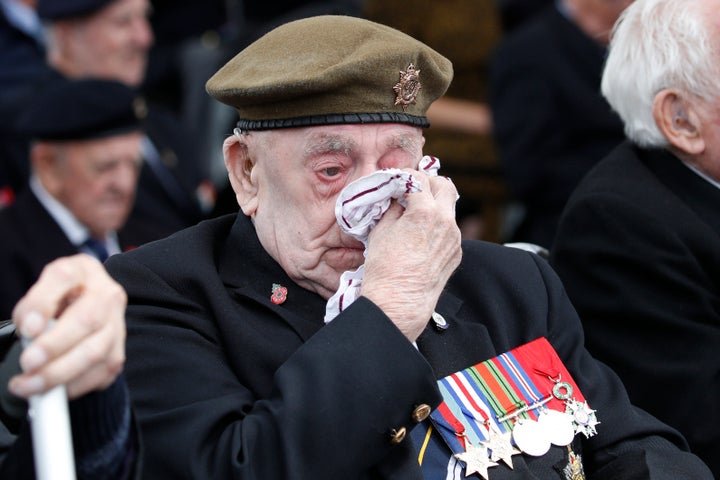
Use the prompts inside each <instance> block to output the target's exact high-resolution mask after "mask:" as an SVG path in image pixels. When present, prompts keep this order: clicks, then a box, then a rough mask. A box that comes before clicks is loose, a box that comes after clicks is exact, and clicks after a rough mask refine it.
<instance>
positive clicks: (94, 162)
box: [0, 79, 144, 318]
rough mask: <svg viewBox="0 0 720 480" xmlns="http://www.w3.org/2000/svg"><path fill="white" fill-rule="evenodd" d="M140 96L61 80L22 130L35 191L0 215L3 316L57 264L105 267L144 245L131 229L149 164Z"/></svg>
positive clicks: (102, 83)
mask: <svg viewBox="0 0 720 480" xmlns="http://www.w3.org/2000/svg"><path fill="white" fill-rule="evenodd" d="M136 100H137V96H136V94H135V93H134V92H133V91H132V90H130V89H128V88H127V87H125V86H124V85H123V84H120V83H117V82H113V81H106V80H90V79H88V80H77V81H66V80H60V81H59V82H58V83H57V84H54V85H53V86H52V87H49V88H47V89H46V90H45V91H44V92H43V93H42V94H41V95H38V96H37V97H36V99H35V101H34V103H33V104H32V105H30V107H29V108H28V110H27V111H26V112H25V114H24V116H23V117H22V118H21V119H20V124H19V126H18V128H19V129H20V130H21V131H23V132H25V133H26V134H27V135H28V136H29V137H30V138H33V139H34V143H33V145H32V148H31V152H30V163H31V166H32V172H33V174H32V177H31V179H30V186H29V188H28V189H25V191H23V193H22V194H21V195H20V196H19V197H18V198H17V200H16V201H15V202H14V203H13V204H12V205H11V206H9V207H6V208H5V209H3V210H2V211H0V230H2V232H3V235H2V239H0V264H2V265H3V268H2V269H1V270H0V318H8V317H9V316H10V313H11V309H12V307H13V306H14V305H15V303H16V302H17V301H18V300H19V299H20V297H21V296H22V294H23V293H24V292H25V291H26V290H27V289H28V288H29V287H30V285H32V283H33V282H35V280H37V278H38V275H39V274H40V272H41V271H42V268H43V267H44V266H45V265H46V264H47V263H48V262H50V261H51V260H53V259H55V258H58V257H61V256H66V255H72V254H75V253H78V252H85V253H89V254H91V255H93V256H96V257H97V258H98V259H99V260H101V261H104V260H105V259H106V258H107V257H108V255H110V254H115V253H119V252H120V251H122V250H125V249H127V248H130V247H133V246H135V245H137V241H136V238H137V237H138V236H139V237H143V235H144V234H143V233H142V232H141V231H140V230H141V227H137V228H135V227H134V226H127V227H126V228H125V230H123V231H121V232H120V229H121V228H122V227H123V226H125V223H126V220H127V218H128V214H129V213H130V210H131V208H132V205H133V201H134V199H135V190H136V187H137V180H138V175H139V172H140V167H141V165H142V157H141V141H142V125H141V116H139V112H138V111H137V102H136Z"/></svg>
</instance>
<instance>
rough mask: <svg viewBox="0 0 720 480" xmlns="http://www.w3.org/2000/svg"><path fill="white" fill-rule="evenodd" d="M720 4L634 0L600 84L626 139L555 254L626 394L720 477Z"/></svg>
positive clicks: (590, 339)
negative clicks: (679, 434)
mask: <svg viewBox="0 0 720 480" xmlns="http://www.w3.org/2000/svg"><path fill="white" fill-rule="evenodd" d="M719 22H720V1H718V0H707V1H701V2H696V1H689V0H635V2H634V3H633V4H632V5H631V6H630V7H629V8H628V9H627V10H626V11H625V13H624V14H623V16H622V17H621V18H620V20H619V21H618V24H617V25H616V27H615V30H614V33H613V36H612V40H611V43H610V52H609V55H608V58H607V62H606V64H605V69H604V72H603V77H602V93H603V95H604V96H605V98H607V100H608V102H609V104H610V105H612V108H613V109H614V110H615V111H617V112H618V114H619V115H620V117H621V118H622V120H623V122H624V124H625V132H626V133H627V136H628V141H626V142H624V143H622V144H621V145H619V146H618V147H617V148H615V149H614V150H612V151H611V152H610V153H609V154H608V155H607V156H606V157H605V158H604V159H602V160H601V161H600V163H599V164H598V165H597V167H595V168H594V169H593V170H591V171H590V173H589V174H588V175H587V176H586V177H585V178H584V179H583V181H582V183H581V184H580V185H579V186H578V188H577V189H576V190H575V192H574V193H573V195H572V196H571V197H570V200H569V202H568V205H567V207H566V209H565V211H564V212H563V215H562V217H561V221H560V227H559V229H558V235H557V239H556V242H555V245H554V246H553V248H552V250H551V252H550V253H551V257H550V260H551V263H552V265H553V267H554V268H555V269H556V271H557V272H558V274H559V275H560V278H562V279H563V281H564V282H565V284H566V285H567V291H568V294H569V296H570V299H571V300H572V302H573V304H574V305H575V307H576V308H577V310H578V312H579V314H580V318H581V319H582V321H583V324H584V326H585V330H586V332H587V345H588V349H590V351H591V352H592V353H593V354H594V355H595V356H597V357H598V358H599V359H601V360H602V361H604V362H606V363H607V364H608V365H610V366H611V367H612V368H614V369H615V370H616V371H617V372H618V374H619V375H620V377H621V378H622V379H623V381H624V382H625V385H626V386H627V390H628V393H629V394H630V398H631V399H632V401H633V402H634V403H636V404H637V405H639V406H641V407H642V408H644V409H645V410H647V411H648V412H650V413H651V414H653V415H655V416H657V417H658V418H659V419H661V420H662V421H664V422H666V423H668V424H669V425H671V426H673V427H675V428H677V429H678V430H679V431H680V432H682V433H683V435H684V436H685V437H686V438H687V440H688V443H689V444H690V448H691V449H692V451H693V452H694V453H696V454H697V455H698V456H700V458H702V459H703V460H704V461H705V462H707V464H708V465H709V466H710V468H711V470H712V471H713V473H714V474H715V476H716V478H720V428H718V427H719V426H720V355H718V347H719V346H720V283H719V282H718V280H719V279H720V210H718V206H719V205H720V108H719V107H720V86H718V83H717V79H718V73H720V68H719V67H718V66H719V65H720V31H719V30H718V28H717V27H718V23H719Z"/></svg>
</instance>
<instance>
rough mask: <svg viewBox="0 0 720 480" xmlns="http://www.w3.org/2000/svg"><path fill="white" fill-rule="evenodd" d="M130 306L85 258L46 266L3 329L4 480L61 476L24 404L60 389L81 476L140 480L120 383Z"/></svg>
mask: <svg viewBox="0 0 720 480" xmlns="http://www.w3.org/2000/svg"><path fill="white" fill-rule="evenodd" d="M126 302H127V297H126V296H125V293H124V292H123V290H122V288H121V287H120V286H119V285H118V284H117V282H114V281H113V280H112V279H111V278H110V277H109V275H108V274H107V272H106V271H105V269H104V268H103V266H102V265H101V264H100V262H98V261H97V260H95V259H93V258H92V257H90V256H88V255H83V254H78V255H74V256H71V257H63V258H60V259H56V260H53V261H52V262H51V263H49V264H48V265H47V266H46V267H45V268H44V269H43V271H42V274H41V275H40V278H39V279H38V281H37V282H36V283H35V284H33V286H32V287H31V288H30V289H29V290H28V291H27V292H26V294H25V295H24V296H23V298H22V299H21V300H20V301H19V302H18V304H17V305H16V306H15V308H14V309H13V318H12V322H10V321H0V478H2V479H3V480H15V479H17V480H20V479H23V480H30V479H33V478H35V476H36V473H38V474H41V473H42V470H43V469H44V467H41V472H36V471H35V465H38V464H39V463H40V462H45V464H46V465H50V467H49V468H50V471H51V472H54V474H55V475H56V476H53V478H60V476H59V474H58V471H59V470H58V466H57V465H54V464H52V465H51V463H52V462H51V460H50V459H48V458H45V457H43V458H37V457H36V456H37V454H38V453H42V452H38V451H36V450H35V445H36V444H35V443H34V442H33V440H34V439H33V438H31V437H32V434H33V433H34V432H36V431H37V430H36V429H33V430H32V432H31V428H30V422H32V421H34V420H33V419H32V418H31V416H30V415H29V412H28V402H27V399H29V398H30V397H31V396H34V395H41V394H43V393H46V392H48V391H49V390H51V389H53V388H55V387H56V386H58V385H64V386H65V391H66V393H67V397H68V399H69V404H68V414H69V417H70V427H71V433H72V442H73V445H72V451H73V454H74V457H75V463H74V472H75V475H76V478H77V479H79V480H93V479H100V478H102V479H108V480H110V479H113V480H114V479H118V480H119V479H128V478H139V458H140V450H141V444H140V439H139V436H138V430H137V427H136V425H135V422H134V421H133V418H132V411H131V407H130V396H129V393H128V388H127V384H126V382H125V378H124V376H123V375H122V368H123V363H124V361H125V317H124V314H125V305H126ZM51 319H52V320H55V323H54V325H53V327H52V328H48V325H49V323H50V321H51ZM20 337H22V338H24V339H25V340H26V342H27V345H26V346H25V348H24V349H23V348H21V342H20V340H19V338H20ZM90 351H92V352H94V353H93V354H88V352H90ZM53 433H54V432H53ZM51 435H52V434H51ZM52 436H53V438H52V439H50V442H52V444H53V447H55V448H57V447H60V446H59V445H57V443H58V442H59V441H60V440H61V438H59V437H58V436H57V435H52ZM45 443H48V442H45ZM56 446H57V447H56ZM59 449H60V450H62V448H59ZM47 453H48V452H45V454H47ZM57 458H58V457H57V456H54V459H57ZM62 472H63V475H64V474H65V473H67V470H62ZM46 473H47V470H46ZM63 478H64V477H63Z"/></svg>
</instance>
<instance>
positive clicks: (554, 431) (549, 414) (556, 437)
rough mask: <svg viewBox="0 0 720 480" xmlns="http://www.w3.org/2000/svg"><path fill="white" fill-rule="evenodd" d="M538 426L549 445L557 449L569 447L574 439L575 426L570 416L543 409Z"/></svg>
mask: <svg viewBox="0 0 720 480" xmlns="http://www.w3.org/2000/svg"><path fill="white" fill-rule="evenodd" d="M538 424H539V425H540V426H541V427H542V429H543V432H545V436H546V437H547V438H548V439H549V440H550V443H552V444H553V445H556V446H558V447H564V446H566V445H570V444H571V443H572V441H573V438H575V426H574V425H573V419H572V417H571V416H570V415H568V414H567V413H563V412H558V411H557V410H549V409H545V410H543V411H542V412H540V416H539V417H538Z"/></svg>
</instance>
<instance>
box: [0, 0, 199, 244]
mask: <svg viewBox="0 0 720 480" xmlns="http://www.w3.org/2000/svg"><path fill="white" fill-rule="evenodd" d="M150 8H151V7H150V2H149V1H148V0H70V1H61V2H59V1H56V0H38V1H37V7H36V9H37V12H36V13H37V15H38V16H39V17H40V18H41V19H42V20H43V22H44V24H45V25H46V26H47V28H46V32H47V35H46V36H47V43H46V49H47V52H46V56H47V63H48V64H49V66H50V67H51V71H50V73H49V74H46V75H41V74H37V75H32V74H31V73H30V72H26V73H25V75H26V78H25V79H24V82H25V84H28V85H32V87H33V88H32V89H31V95H30V98H32V91H41V90H42V89H43V88H44V86H45V85H46V84H47V82H49V81H51V80H52V79H54V78H55V77H56V76H58V74H59V75H61V76H63V77H65V78H73V79H77V78H85V77H93V78H101V79H106V80H117V81H119V82H121V83H124V84H125V85H127V86H128V87H130V88H133V89H139V87H140V85H141V83H142V81H143V80H144V78H145V72H146V69H147V62H148V51H149V49H150V47H151V46H152V43H153V34H152V30H151V28H150V24H149V22H148V18H147V17H148V15H149V11H150ZM24 98H27V96H26V97H24ZM15 103H16V105H20V107H16V108H14V109H13V112H17V111H21V110H22V106H23V105H24V104H25V103H27V100H25V99H23V100H22V101H16V102H15ZM0 106H2V105H0ZM10 115H12V113H10ZM145 123H146V135H147V136H146V138H145V139H143V158H144V159H145V163H144V166H143V169H142V172H141V177H140V182H139V185H138V193H137V200H136V204H135V206H134V209H133V212H132V213H131V216H132V218H133V219H137V221H139V222H143V223H144V224H146V225H149V226H152V229H151V230H148V232H147V236H146V238H144V239H142V240H143V242H146V241H149V240H155V239H157V238H161V237H164V236H166V235H168V234H170V233H173V232H175V231H177V230H179V229H181V228H183V227H186V226H190V225H193V224H195V223H196V222H197V221H199V220H200V219H201V218H202V217H203V204H202V202H201V199H202V200H203V201H208V202H210V201H211V200H210V199H211V198H212V194H213V192H212V189H211V188H210V187H209V184H208V183H206V182H203V181H202V179H203V174H202V170H203V167H202V163H201V162H200V161H199V160H198V157H197V152H196V148H195V145H194V144H193V142H192V141H191V136H190V135H189V134H188V132H186V130H185V128H183V126H182V125H181V122H180V119H179V117H178V116H177V115H175V114H174V113H172V112H171V111H169V110H168V109H165V108H163V107H161V106H158V105H156V104H148V112H147V119H146V122H145ZM0 130H3V131H5V130H7V127H5V128H0ZM0 133H1V132H0ZM8 136H9V137H10V138H12V140H13V141H14V142H15V143H19V144H20V146H24V145H26V143H27V141H26V139H25V138H24V137H23V136H22V132H17V131H13V132H11V133H10V134H9V135H8ZM4 148H6V147H4ZM24 150H26V149H23V148H19V149H17V148H16V149H15V150H13V153H14V155H13V156H10V157H8V158H3V162H12V163H15V164H19V166H18V167H17V168H14V169H12V170H22V171H25V172H27V167H26V166H25V156H24V155H22V154H18V153H17V152H18V151H19V152H23V151H24ZM207 206H208V208H209V206H210V205H209V204H208V205H207Z"/></svg>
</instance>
